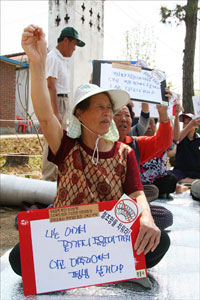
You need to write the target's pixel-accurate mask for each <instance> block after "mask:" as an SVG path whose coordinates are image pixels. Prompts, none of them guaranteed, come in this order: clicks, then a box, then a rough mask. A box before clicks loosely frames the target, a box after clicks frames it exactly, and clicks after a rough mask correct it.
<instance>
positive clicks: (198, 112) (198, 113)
mask: <svg viewBox="0 0 200 300" xmlns="http://www.w3.org/2000/svg"><path fill="white" fill-rule="evenodd" d="M192 101H193V107H194V114H195V117H200V96H193V97H192Z"/></svg>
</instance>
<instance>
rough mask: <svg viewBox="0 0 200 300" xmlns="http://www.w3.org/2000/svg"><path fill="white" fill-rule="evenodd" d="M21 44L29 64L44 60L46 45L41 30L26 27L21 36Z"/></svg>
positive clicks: (36, 27)
mask: <svg viewBox="0 0 200 300" xmlns="http://www.w3.org/2000/svg"><path fill="white" fill-rule="evenodd" d="M21 44H22V48H23V49H24V51H25V52H26V54H27V56H28V58H29V60H30V61H31V62H39V61H40V62H41V61H45V60H46V55H47V43H46V40H45V34H44V32H43V30H42V28H40V27H38V26H36V25H29V26H28V27H26V28H25V29H24V32H23V34H22V40H21Z"/></svg>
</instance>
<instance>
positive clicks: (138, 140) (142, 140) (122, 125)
mask: <svg viewBox="0 0 200 300" xmlns="http://www.w3.org/2000/svg"><path fill="white" fill-rule="evenodd" d="M168 91H169V90H168V89H166V92H168ZM145 104H146V103H145ZM146 105H148V104H146ZM157 108H158V113H159V116H160V126H159V129H158V131H157V133H156V135H155V136H152V137H149V136H148V137H147V136H141V137H134V136H131V137H129V136H128V134H129V132H130V130H131V124H132V119H133V118H134V116H133V112H132V108H131V105H130V104H128V105H127V106H124V107H123V108H122V109H121V110H120V111H119V112H117V113H116V114H115V115H114V121H115V124H116V126H117V129H118V131H119V140H120V141H121V142H123V143H125V144H128V145H129V146H131V148H132V149H133V150H134V151H135V155H136V159H137V162H138V165H139V166H140V164H143V163H145V162H146V161H149V160H150V159H152V158H153V157H155V156H157V155H159V154H161V153H163V152H164V151H165V150H166V149H167V148H168V147H169V146H170V145H171V144H172V138H173V137H172V135H173V131H172V126H171V123H170V121H169V117H168V113H167V107H165V106H161V105H159V106H157ZM166 121H167V122H166ZM143 186H144V192H145V195H146V197H147V199H148V201H149V202H150V201H152V200H156V199H157V198H158V192H159V191H158V188H157V187H156V186H155V185H143Z"/></svg>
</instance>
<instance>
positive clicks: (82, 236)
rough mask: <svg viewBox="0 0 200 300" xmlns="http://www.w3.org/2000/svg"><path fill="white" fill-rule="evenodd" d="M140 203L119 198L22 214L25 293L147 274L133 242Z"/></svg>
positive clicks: (21, 246) (126, 198)
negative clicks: (117, 199)
mask: <svg viewBox="0 0 200 300" xmlns="http://www.w3.org/2000/svg"><path fill="white" fill-rule="evenodd" d="M139 214H140V207H139V206H138V205H137V203H136V202H135V201H134V200H133V199H131V198H129V197H128V196H126V195H124V196H123V197H122V198H121V199H120V200H119V201H108V202H101V203H93V204H85V205H77V206H69V207H62V208H50V209H41V210H33V211H28V212H20V213H19V214H18V224H19V237H20V253H21V265H22V279H23V290H24V294H25V295H31V294H41V293H47V292H53V291H59V290H67V289H73V288H81V287H86V286H91V285H99V284H105V283H112V282H116V281H125V280H129V279H137V278H142V277H146V265H145V258H144V253H142V254H140V255H137V254H136V252H135V250H134V243H135V240H136V237H137V234H138V231H139V218H138V217H139Z"/></svg>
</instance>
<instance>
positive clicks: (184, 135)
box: [168, 113, 200, 184]
mask: <svg viewBox="0 0 200 300" xmlns="http://www.w3.org/2000/svg"><path fill="white" fill-rule="evenodd" d="M179 120H180V122H183V129H182V130H181V131H179V135H178V138H177V150H176V155H175V164H174V169H173V170H170V171H168V174H171V175H174V176H175V177H176V179H177V181H178V182H179V183H188V184H191V183H192V182H193V181H195V180H196V179H200V135H199V134H198V133H197V132H196V128H198V126H200V117H197V118H195V117H194V115H193V114H190V113H188V114H186V113H182V114H181V115H180V116H179ZM178 128H179V130H180V127H178Z"/></svg>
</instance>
